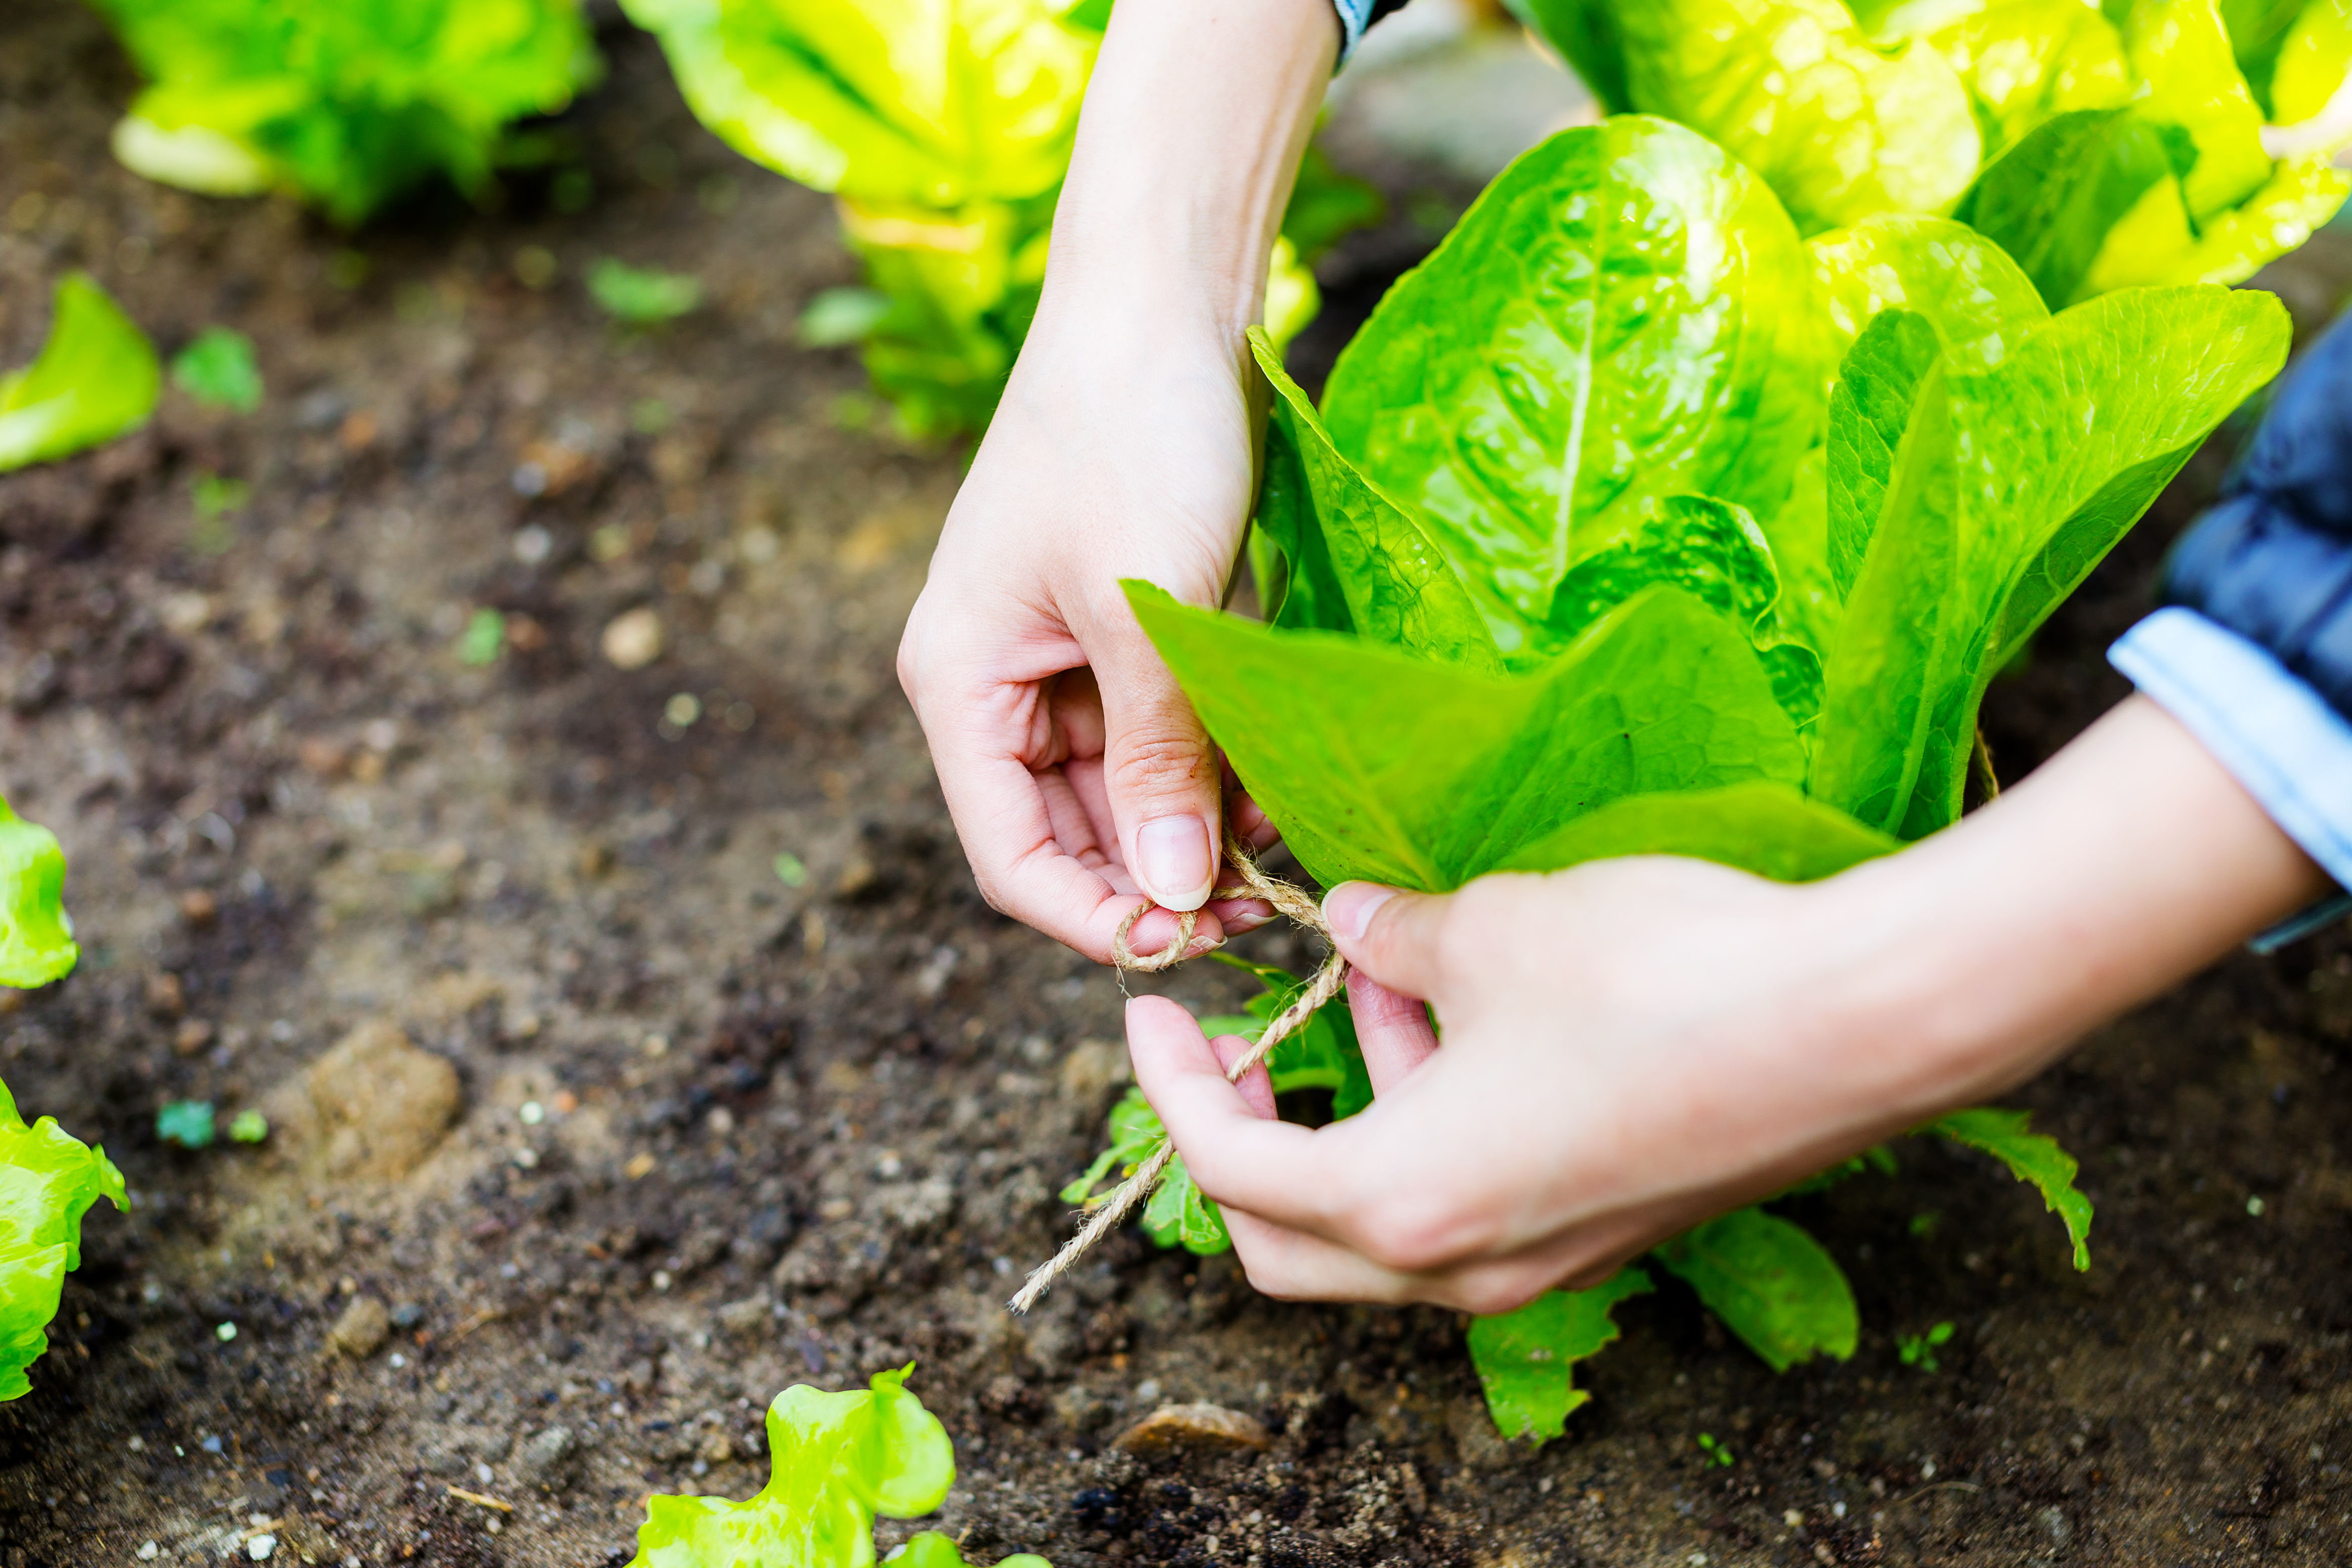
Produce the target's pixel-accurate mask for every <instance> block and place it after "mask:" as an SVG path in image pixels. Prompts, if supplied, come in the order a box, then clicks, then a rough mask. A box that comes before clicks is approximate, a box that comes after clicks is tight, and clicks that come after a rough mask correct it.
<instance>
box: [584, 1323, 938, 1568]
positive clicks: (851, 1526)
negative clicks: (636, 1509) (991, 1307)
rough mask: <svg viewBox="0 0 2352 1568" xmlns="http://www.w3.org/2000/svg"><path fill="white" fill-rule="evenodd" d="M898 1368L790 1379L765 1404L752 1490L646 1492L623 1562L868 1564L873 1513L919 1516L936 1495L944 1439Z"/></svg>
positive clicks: (640, 1567) (838, 1567) (676, 1565)
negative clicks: (856, 1384)
mask: <svg viewBox="0 0 2352 1568" xmlns="http://www.w3.org/2000/svg"><path fill="white" fill-rule="evenodd" d="M913 1370H914V1368H913V1367H912V1366H911V1365H909V1366H907V1367H903V1368H901V1369H899V1370H898V1371H896V1372H878V1373H875V1374H874V1377H873V1380H872V1383H871V1384H870V1386H869V1387H868V1388H866V1390H863V1391H859V1392H854V1393H845V1394H827V1393H824V1392H822V1391H820V1390H818V1389H814V1388H811V1387H809V1386H808V1385H806V1384H794V1385H793V1387H791V1388H788V1389H786V1390H784V1392H783V1393H782V1394H778V1395H776V1399H775V1403H774V1404H772V1405H770V1406H769V1407H768V1453H769V1457H770V1459H771V1461H772V1465H773V1474H772V1478H771V1479H770V1480H769V1482H768V1484H767V1486H766V1487H765V1488H763V1489H761V1491H760V1492H759V1494H758V1495H757V1496H755V1497H752V1498H750V1499H748V1500H744V1501H742V1502H733V1501H730V1500H727V1499H725V1498H708V1497H654V1498H651V1499H648V1500H647V1505H646V1514H647V1517H646V1522H645V1523H644V1524H642V1525H639V1526H638V1527H637V1554H636V1556H635V1557H634V1558H633V1559H631V1564H632V1568H735V1565H737V1564H761V1565H763V1568H768V1565H772V1568H867V1565H868V1564H870V1563H873V1562H874V1521H875V1518H876V1516H877V1515H879V1516H880V1517H882V1518H884V1519H918V1518H920V1517H921V1516H922V1515H924V1514H927V1513H930V1512H933V1511H935V1510H937V1509H938V1508H939V1506H940V1503H942V1502H944V1501H946V1500H947V1495H948V1488H949V1487H950V1486H951V1485H953V1484H954V1481H955V1447H954V1445H953V1444H952V1443H951V1442H950V1441H949V1439H948V1435H947V1429H946V1428H945V1427H943V1426H940V1422H939V1418H938V1417H937V1416H935V1415H932V1414H931V1413H930V1412H929V1411H928V1410H926V1409H924V1408H923V1406H922V1403H921V1402H920V1401H919V1400H918V1399H917V1398H916V1397H915V1396H914V1395H913V1394H908V1392H907V1391H906V1387H905V1384H906V1381H907V1375H908V1373H910V1372H912V1371H913Z"/></svg>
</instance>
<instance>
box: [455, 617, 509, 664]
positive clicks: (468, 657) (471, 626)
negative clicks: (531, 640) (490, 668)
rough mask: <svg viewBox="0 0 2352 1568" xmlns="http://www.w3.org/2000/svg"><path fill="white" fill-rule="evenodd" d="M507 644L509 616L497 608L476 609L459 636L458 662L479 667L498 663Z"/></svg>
mask: <svg viewBox="0 0 2352 1568" xmlns="http://www.w3.org/2000/svg"><path fill="white" fill-rule="evenodd" d="M506 646H507V618H506V617H505V616H502V615H500V614H499V612H498V611H496V610H491V609H479V610H476V611H475V612H474V613H473V614H472V615H471V616H468V617H467V621H466V629H465V631H463V632H462V633H460V634H459V635H458V637H457V662H458V663H459V664H464V665H471V666H473V667H475V668H480V667H481V666H483V665H488V664H496V663H497V662H498V661H499V653H500V652H501V651H503V650H504V649H505V647H506Z"/></svg>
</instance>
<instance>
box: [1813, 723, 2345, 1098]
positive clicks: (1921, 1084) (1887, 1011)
mask: <svg viewBox="0 0 2352 1568" xmlns="http://www.w3.org/2000/svg"><path fill="white" fill-rule="evenodd" d="M2326 886H2327V882H2326V878H2325V877H2324V876H2323V875H2322V874H2321V873H2320V872H2319V870H2318V868H2316V867H2315V866H2314V865H2313V864H2312V863H2311V861H2310V860H2309V858H2307V857H2305V855H2303V853H2302V852H2301V851H2300V850H2299V849H2298V848H2296V847H2295V846H2294V843H2293V841H2292V840H2290V839H2289V838H2287V837H2286V836H2285V834H2284V832H2282V831H2281V830H2280V829H2279V828H2278V826H2276V825H2275V824H2274V823H2273V822H2272V821H2271V820H2270V818H2269V817H2268V816H2266V815H2264V813H2263V810H2262V808H2261V807H2260V806H2259V805H2257V804H2256V803H2255V802H2254V801H2253V800H2252V797H2251V796H2250V795H2247V794H2246V793H2245V791H2244V790H2243V789H2242V787H2241V786H2240V785H2238V784H2237V783H2236V781H2235V780H2234V779H2232V778H2231V776H2230V775H2229V774H2228V773H2226V772H2225V771H2223V770H2222V769H2221V766H2220V764H2219V763H2215V762H2214V761H2213V759H2212V758H2211V757H2210V755H2209V754H2208V753H2207V752H2205V751H2204V750H2203V748H2202V747H2200V745H2198V743H2197V742H2196V741H2195V740H2194V739H2193V738H2192V737H2190V736H2189V734H2188V732H2187V731H2185V730H2183V729H2181V728H2180V726H2179V724H2177V723H2176V722H2174V721H2172V720H2171V719H2170V718H2169V717H2168V716H2167V715H2166V714H2164V713H2163V711H2162V710H2159V709H2158V708H2157V707H2156V706H2155V705H2154V704H2152V703H2150V702H2147V700H2145V699H2139V698H2135V699H2133V700H2130V701H2128V702H2126V704H2124V706H2123V707H2121V708H2119V709H2117V710H2116V711H2114V712H2112V713H2110V714H2109V715H2107V717H2106V718H2105V719H2104V720H2102V721H2100V722H2099V723H2098V724H2096V725H2095V726H2093V727H2092V729H2091V730H2090V731H2086V732H2085V733H2084V735H2083V736H2082V737H2081V738H2080V739H2078V740H2077V741H2076V742H2074V744H2072V745H2070V746H2069V747H2067V748H2066V749H2065V750H2064V751H2063V752H2060V753H2059V755H2058V756H2056V757H2054V758H2053V759H2052V760H2051V762H2050V763H2048V764H2046V765H2045V766H2044V767H2043V768H2042V770H2041V771H2040V772H2038V773H2035V774H2033V775H2032V777H2031V778H2028V779H2026V780H2024V781H2022V782H2021V784H2018V785H2017V786H2016V787H2015V788H2013V789H2011V790H2010V791H2008V792H2007V793H2006V794H2004V795H2002V796H2001V798H2000V800H1998V801H1996V802H1994V803H1992V804H1991V805H1988V806H1986V807H1984V808H1982V809H1980V810H1979V811H1978V812H1976V813H1974V814H1973V815H1971V816H1969V817H1968V818H1966V819H1965V820H1963V821H1962V822H1960V823H1959V824H1958V825H1956V826H1953V827H1951V828H1948V829H1947V830H1946V831H1944V832H1943V833H1940V834H1937V835H1936V836H1935V837H1932V838H1930V839H1927V840H1926V841H1924V842H1922V843H1920V844H1918V845H1916V846H1914V847H1911V848H1909V849H1906V850H1905V851H1904V852H1903V853H1901V854H1899V855H1895V856H1892V857H1889V858H1886V859H1885V860H1880V861H1875V862H1873V863H1871V864H1868V865H1865V866H1862V867H1858V868H1855V869H1854V870H1853V871H1849V872H1847V873H1845V874H1844V875H1843V876H1841V877H1837V878H1833V879H1831V880H1829V881H1827V882H1823V883H1821V884H1818V885H1817V886H1816V887H1815V888H1813V889H1809V892H1810V894H1811V897H1812V899H1813V900H1815V903H1816V912H1817V914H1818V916H1819V917H1820V918H1819V919H1818V921H1816V930H1817V931H1820V932H1822V933H1825V934H1824V935H1823V936H1822V941H1824V942H1830V943H1835V944H1838V947H1839V949H1840V950H1841V951H1840V953H1839V956H1837V957H1836V958H1834V959H1832V961H1831V962H1830V963H1829V965H1828V967H1827V968H1826V970H1825V972H1824V973H1827V974H1830V975H1833V976H1835V977H1836V978H1835V979H1834V981H1833V982H1832V984H1831V986H1830V988H1829V989H1830V993H1831V994H1830V995H1829V996H1828V998H1827V1001H1826V1004H1825V1006H1824V1009H1823V1011H1824V1013H1825V1015H1827V1016H1828V1017H1829V1018H1830V1020H1831V1021H1830V1022H1829V1023H1828V1024H1827V1025H1826V1028H1827V1030H1828V1032H1829V1034H1830V1035H1831V1036H1832V1038H1833V1039H1834V1040H1835V1041H1836V1042H1837V1046H1836V1047H1835V1049H1836V1052H1837V1055H1838V1058H1839V1059H1838V1061H1837V1064H1836V1068H1837V1070H1839V1071H1840V1072H1841V1075H1842V1077H1843V1078H1844V1079H1846V1081H1849V1082H1853V1083H1856V1084H1864V1083H1866V1084H1870V1085H1872V1086H1873V1087H1872V1088H1871V1089H1865V1090H1864V1092H1865V1093H1877V1094H1880V1095H1882V1096H1884V1097H1885V1104H1886V1105H1887V1107H1888V1108H1889V1110H1890V1111H1896V1110H1899V1111H1900V1112H1901V1113H1902V1114H1904V1115H1906V1116H1909V1117H1912V1118H1913V1119H1914V1120H1916V1119H1919V1118H1924V1117H1926V1116H1928V1115H1932V1114H1935V1113H1937V1112H1938V1111H1940V1110H1945V1109H1948V1108H1949V1107H1951V1106H1954V1105H1957V1104H1960V1103H1963V1102H1966V1101H1969V1100H1978V1099H1981V1098H1983V1097H1985V1096H1988V1095H1991V1094H1996V1093H1999V1092H2000V1091H2002V1090H2003V1089H2008V1088H2010V1087H2011V1086H2013V1085H2015V1084H2017V1083H2019V1082H2021V1081H2023V1080H2024V1079H2027V1078H2029V1077H2031V1076H2032V1074H2033V1073H2035V1072H2037V1071H2039V1070H2040V1069H2041V1068H2042V1067H2044V1066H2046V1065H2047V1064H2048V1063H2049V1062H2050V1061H2051V1060H2052V1059H2053V1058H2055V1057H2056V1056H2057V1055H2058V1054H2059V1053H2060V1052H2062V1051H2063V1050H2064V1049H2066V1048H2067V1047H2068V1046H2069V1045H2071V1044H2072V1043H2073V1042H2074V1040H2075V1039H2077V1038H2079V1037H2081V1036H2082V1035H2084V1033H2086V1032H2088V1031H2089V1030H2091V1029H2093V1028H2095V1027H2097V1026H2099V1025H2101V1024H2104V1023H2105V1022H2106V1021H2108V1020H2109V1019H2111V1018H2114V1017H2116V1016H2118V1015H2120V1014H2121V1013H2123V1012H2125V1011H2126V1010H2127V1009H2129V1008H2131V1007H2134V1006H2137V1005H2140V1004H2141V1003H2143V1002H2146V1001H2148V1000H2150V999H2151V998H2153V997H2155V996H2157V995H2158V994H2161V993H2162V992H2164V991H2165V990H2167V989H2168V988H2169V987H2170V986H2171V985H2173V984H2176V983H2178V982H2179V980H2181V979H2184V978H2186V977H2187V976H2188V975H2189V974H2191V973H2195V972H2196V971H2198V970H2199V969H2201V968H2203V967H2204V966H2205V965H2206V964H2208V963H2211V962H2212V961H2213V960H2214V959H2216V958H2218V957H2220V956H2221V954H2223V953H2225V952H2228V951H2229V950H2230V949H2231V947H2232V946H2234V945H2236V944H2238V943H2239V942H2243V941H2244V940H2245V939H2246V938H2247V937H2249V936H2251V935H2252V934H2253V933H2254V932H2256V931H2261V930H2263V928H2265V927H2266V926H2268V925H2270V924H2272V923H2273V922H2274V921H2277V920H2279V919H2282V918H2284V916H2285V915H2287V914H2289V913H2291V912H2293V911H2294V910H2296V909H2298V908H2301V907H2303V906H2304V905H2305V904H2306V903H2307V902H2308V901H2310V900H2312V899H2314V898H2315V897H2317V896H2318V895H2319V894H2320V893H2321V892H2322V891H2324V890H2325V889H2326Z"/></svg>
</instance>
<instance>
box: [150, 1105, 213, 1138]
mask: <svg viewBox="0 0 2352 1568" xmlns="http://www.w3.org/2000/svg"><path fill="white" fill-rule="evenodd" d="M155 1136H156V1138H157V1139H159V1140H160V1141H162V1142H165V1143H177V1144H178V1145H179V1146H180V1147H181V1148H183V1149H209V1148H211V1147H212V1146H213V1105H212V1101H211V1100H173V1101H171V1102H170V1103H168V1104H166V1105H165V1106H164V1107H163V1109H162V1110H158V1111H156V1112H155Z"/></svg>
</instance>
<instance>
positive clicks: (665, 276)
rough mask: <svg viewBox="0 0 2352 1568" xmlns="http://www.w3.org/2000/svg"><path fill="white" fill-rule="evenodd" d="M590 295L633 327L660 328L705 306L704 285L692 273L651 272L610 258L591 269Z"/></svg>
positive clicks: (609, 311) (609, 313)
mask: <svg viewBox="0 0 2352 1568" xmlns="http://www.w3.org/2000/svg"><path fill="white" fill-rule="evenodd" d="M588 292H589V294H590V295H592V296H593V298H594V299H595V301H596V303H597V304H599V305H601V306H603V307H604V312H605V314H607V315H609V316H611V317H612V318H613V319H614V320H615V321H620V322H623V323H624V324H625V325H628V326H632V327H657V326H660V325H661V324H662V323H663V322H665V321H676V320H677V318H679V317H680V316H685V315H690V314H692V313H693V312H694V311H696V310H699V309H701V307H702V282H701V280H700V279H698V278H695V277H694V276H692V275H691V274H689V273H684V272H655V271H650V270H647V269H646V268H637V267H631V266H630V265H628V263H626V262H625V261H619V260H616V259H614V258H612V257H610V256H607V257H604V258H601V259H600V260H598V261H597V263H596V265H595V266H593V267H592V268H589V269H588Z"/></svg>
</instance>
